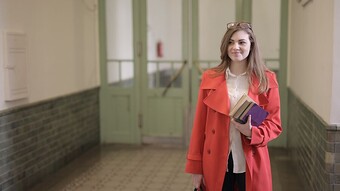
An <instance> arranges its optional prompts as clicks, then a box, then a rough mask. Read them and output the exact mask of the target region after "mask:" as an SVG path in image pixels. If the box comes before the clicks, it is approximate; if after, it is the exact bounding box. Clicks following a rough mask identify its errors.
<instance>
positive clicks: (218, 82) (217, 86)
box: [201, 75, 229, 115]
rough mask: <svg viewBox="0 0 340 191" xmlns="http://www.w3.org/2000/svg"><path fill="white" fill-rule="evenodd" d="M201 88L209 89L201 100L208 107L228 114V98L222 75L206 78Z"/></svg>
mask: <svg viewBox="0 0 340 191" xmlns="http://www.w3.org/2000/svg"><path fill="white" fill-rule="evenodd" d="M201 88H202V89H207V90H210V91H209V92H208V95H207V97H206V98H205V99H204V100H203V102H204V103H205V104H206V105H207V106H208V107H210V108H211V109H213V110H215V111H217V112H219V113H222V114H224V115H229V98H228V91H227V84H226V79H225V76H224V75H221V76H218V77H214V78H212V77H208V78H206V79H205V81H204V82H203V84H202V86H201Z"/></svg>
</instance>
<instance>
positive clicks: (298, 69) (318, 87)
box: [288, 1, 340, 124]
mask: <svg viewBox="0 0 340 191" xmlns="http://www.w3.org/2000/svg"><path fill="white" fill-rule="evenodd" d="M302 2H304V1H302ZM333 4H334V1H312V2H311V3H309V4H308V5H307V6H306V7H302V4H301V3H298V1H290V9H291V15H290V21H289V22H290V29H289V30H290V42H289V47H290V50H289V63H288V64H289V67H288V86H289V87H290V88H291V89H292V91H293V92H294V93H295V94H296V95H297V96H298V97H299V98H300V99H302V100H303V102H305V103H306V104H307V105H308V106H309V107H310V108H311V109H312V110H314V111H315V112H316V113H317V114H318V115H319V116H320V117H321V118H322V119H323V120H325V121H326V122H327V123H330V124H332V123H340V118H339V117H335V116H334V117H332V119H331V117H330V116H331V112H332V113H334V112H335V110H336V109H333V110H332V107H333V106H332V105H338V100H336V99H338V98H339V95H340V94H339V90H336V91H335V92H333V90H332V88H334V86H335V84H333V83H335V81H334V80H339V77H336V78H337V79H335V78H334V77H333V75H336V74H337V73H339V69H337V68H336V67H334V66H336V65H339V64H338V63H337V64H336V61H337V62H338V61H339V58H336V60H334V58H335V57H334V56H333V54H334V53H336V49H334V48H336V47H337V46H339V45H336V44H334V43H336V41H334V39H333V37H336V34H335V33H334V32H335V31H334V27H333V20H334V19H335V15H334V13H333ZM336 38H337V39H338V38H339V37H336ZM334 69H336V70H334ZM333 70H334V71H333ZM336 83H338V82H336ZM332 85H333V86H332ZM337 89H338V88H337ZM334 96H335V97H334ZM332 97H333V99H332ZM336 118H337V119H336Z"/></svg>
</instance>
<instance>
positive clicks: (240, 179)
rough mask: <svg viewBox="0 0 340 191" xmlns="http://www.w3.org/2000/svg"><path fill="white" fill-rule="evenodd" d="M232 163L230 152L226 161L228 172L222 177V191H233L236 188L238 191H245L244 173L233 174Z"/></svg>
mask: <svg viewBox="0 0 340 191" xmlns="http://www.w3.org/2000/svg"><path fill="white" fill-rule="evenodd" d="M233 169H234V163H233V157H232V154H231V152H230V155H229V159H228V171H226V173H225V176H224V182H223V188H222V191H234V188H235V187H237V188H238V190H239V191H246V173H233Z"/></svg>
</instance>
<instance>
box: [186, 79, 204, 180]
mask: <svg viewBox="0 0 340 191" xmlns="http://www.w3.org/2000/svg"><path fill="white" fill-rule="evenodd" d="M205 75H206V74H205V73H204V74H203V75H202V82H201V86H200V89H199V92H198V99H197V104H196V114H195V118H194V123H193V128H192V132H191V138H190V144H189V148H188V153H187V162H186V167H185V172H187V173H192V174H203V170H202V157H203V147H204V141H205V124H206V116H207V106H206V105H205V104H204V103H203V100H204V98H205V97H206V96H205V91H204V89H203V88H202V84H203V83H204V79H205Z"/></svg>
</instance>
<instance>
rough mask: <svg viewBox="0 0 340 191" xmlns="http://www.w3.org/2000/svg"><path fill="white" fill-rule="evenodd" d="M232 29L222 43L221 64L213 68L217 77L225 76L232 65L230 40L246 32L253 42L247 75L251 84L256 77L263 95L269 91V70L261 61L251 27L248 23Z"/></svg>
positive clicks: (237, 24) (259, 91)
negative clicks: (236, 33)
mask: <svg viewBox="0 0 340 191" xmlns="http://www.w3.org/2000/svg"><path fill="white" fill-rule="evenodd" d="M233 24H234V25H232V26H231V27H228V30H227V31H226V33H225V34H224V36H223V38H222V41H221V47H220V50H221V63H220V64H219V65H218V66H216V67H214V68H212V70H214V71H215V72H216V73H217V74H216V75H224V74H225V72H226V70H227V68H228V67H230V65H231V62H232V61H231V59H230V58H229V56H228V46H229V41H230V38H231V37H232V36H233V34H234V33H235V32H237V31H240V30H242V31H245V32H246V33H247V34H248V35H249V40H250V42H251V45H250V52H249V55H248V57H247V74H248V82H249V84H251V82H252V78H254V77H256V78H257V79H258V81H259V86H258V93H263V92H266V91H267V90H268V79H267V76H266V70H268V68H267V67H266V65H265V64H264V62H263V61H262V59H261V56H260V52H259V48H258V44H257V41H256V38H255V35H254V33H253V30H252V28H251V25H250V24H248V23H246V24H247V25H241V24H243V23H242V22H241V23H233Z"/></svg>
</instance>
